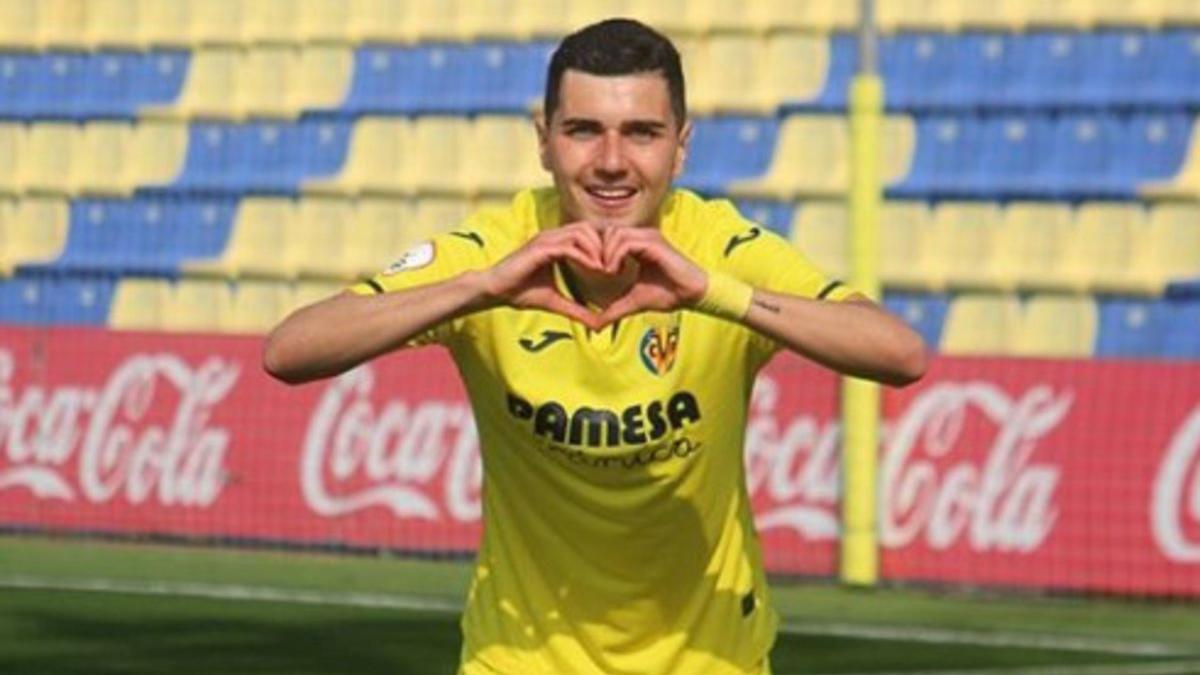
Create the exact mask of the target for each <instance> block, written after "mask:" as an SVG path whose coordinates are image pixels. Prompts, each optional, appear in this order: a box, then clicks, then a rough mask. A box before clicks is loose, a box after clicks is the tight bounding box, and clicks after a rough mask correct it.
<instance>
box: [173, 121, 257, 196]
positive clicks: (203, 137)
mask: <svg viewBox="0 0 1200 675" xmlns="http://www.w3.org/2000/svg"><path fill="white" fill-rule="evenodd" d="M159 131H165V128H160V129H159ZM250 136H251V130H250V129H249V128H243V127H239V126H235V125H231V124H226V123H222V122H196V123H192V124H190V125H188V126H187V139H188V140H187V143H186V146H185V147H186V148H187V156H186V159H185V160H184V162H183V166H182V168H181V170H180V171H179V173H178V175H177V176H175V179H174V181H173V182H172V183H171V185H170V188H171V189H173V190H181V191H199V192H214V191H231V190H236V189H239V188H241V187H242V182H241V181H242V179H243V178H244V173H243V172H242V171H241V170H240V169H241V159H242V158H241V156H239V155H240V152H241V150H242V145H243V142H245V143H246V144H248V141H249V138H250ZM266 159H267V158H259V161H260V162H262V161H266Z"/></svg>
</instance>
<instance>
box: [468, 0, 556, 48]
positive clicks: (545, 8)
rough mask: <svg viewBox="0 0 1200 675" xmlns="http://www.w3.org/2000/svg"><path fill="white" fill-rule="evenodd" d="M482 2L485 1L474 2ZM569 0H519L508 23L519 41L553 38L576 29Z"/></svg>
mask: <svg viewBox="0 0 1200 675" xmlns="http://www.w3.org/2000/svg"><path fill="white" fill-rule="evenodd" d="M476 1H483V2H486V0H476ZM571 4H572V3H571V2H570V0H521V1H520V2H516V3H515V4H514V5H513V7H512V15H511V16H510V17H509V22H510V23H511V25H512V30H513V33H514V35H515V36H516V37H517V39H519V40H530V39H541V38H553V37H560V36H563V35H566V34H567V33H568V32H570V31H572V30H574V29H575V28H577V27H576V26H572V25H571V22H570V15H569V14H570V13H569V8H570V6H571Z"/></svg>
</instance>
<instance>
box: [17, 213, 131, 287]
mask: <svg viewBox="0 0 1200 675" xmlns="http://www.w3.org/2000/svg"><path fill="white" fill-rule="evenodd" d="M129 206H130V203H129V202H127V201H116V200H109V199H76V200H73V201H72V202H71V207H70V208H71V215H70V229H69V230H68V234H67V243H66V247H65V248H64V249H63V251H62V255H60V256H59V257H58V258H57V259H56V260H54V261H53V263H52V264H50V265H49V266H48V269H49V270H50V271H56V272H60V271H66V272H73V273H92V274H107V275H120V274H126V273H130V272H132V271H133V270H132V266H131V264H130V262H131V257H132V256H133V254H134V253H135V252H136V250H137V249H138V248H139V247H140V246H141V245H142V242H140V241H139V239H142V238H143V235H144V234H145V233H144V232H143V231H142V230H141V228H139V227H136V226H135V225H134V224H133V223H132V222H131V220H132V219H131V217H130V216H131V213H130V209H129ZM34 267H36V268H38V269H41V266H34ZM42 271H44V270H42Z"/></svg>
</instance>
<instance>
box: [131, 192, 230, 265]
mask: <svg viewBox="0 0 1200 675" xmlns="http://www.w3.org/2000/svg"><path fill="white" fill-rule="evenodd" d="M141 205H142V207H143V209H145V210H149V211H153V210H154V209H159V210H160V211H162V216H161V217H162V220H163V221H164V222H165V223H168V224H173V227H172V234H173V235H174V236H173V237H172V238H171V240H170V242H169V243H168V251H169V252H170V254H169V255H170V256H171V258H170V259H171V260H172V261H173V262H174V265H175V266H176V268H177V269H176V270H175V272H176V273H178V271H179V270H181V269H183V268H184V267H185V265H184V264H183V263H186V262H189V261H205V260H212V259H215V258H219V257H220V256H221V255H222V254H223V253H224V252H225V250H226V248H227V247H228V246H229V242H230V240H231V239H232V232H233V225H234V221H235V220H236V218H237V216H238V201H237V200H235V199H232V198H227V197H226V198H212V197H203V198H193V197H174V196H172V197H166V198H161V199H157V198H147V199H144V200H142V204H141ZM135 213H136V212H135ZM146 217H147V219H150V218H149V215H148V214H147V216H146Z"/></svg>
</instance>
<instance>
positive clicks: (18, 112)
mask: <svg viewBox="0 0 1200 675" xmlns="http://www.w3.org/2000/svg"><path fill="white" fill-rule="evenodd" d="M37 59H38V57H37V56H35V55H33V54H25V53H0V117H2V118H5V119H24V118H25V117H27V116H28V115H29V113H30V109H31V106H32V97H31V96H30V90H31V88H30V84H29V78H30V77H32V74H33V70H34V67H35V65H36V61H37Z"/></svg>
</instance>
